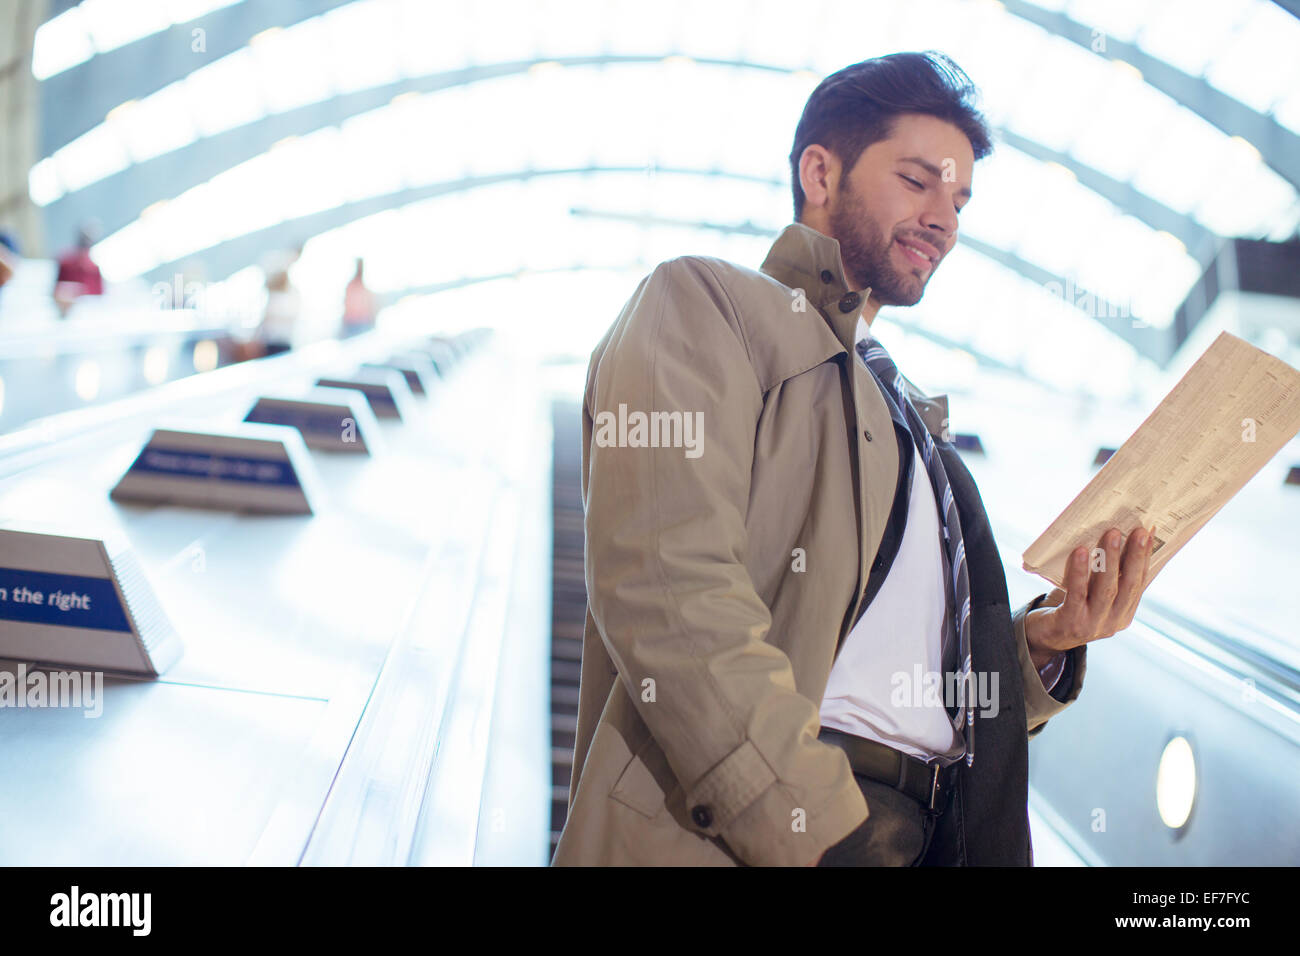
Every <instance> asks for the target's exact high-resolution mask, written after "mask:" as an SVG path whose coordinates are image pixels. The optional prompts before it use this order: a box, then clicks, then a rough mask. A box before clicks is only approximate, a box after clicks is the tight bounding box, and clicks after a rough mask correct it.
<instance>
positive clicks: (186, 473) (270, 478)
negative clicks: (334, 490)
mask: <svg viewBox="0 0 1300 956" xmlns="http://www.w3.org/2000/svg"><path fill="white" fill-rule="evenodd" d="M129 471H134V472H137V473H145V474H154V475H166V476H169V477H172V478H202V479H205V480H208V481H237V482H243V483H248V484H256V485H289V486H292V487H297V486H298V476H297V475H295V474H294V471H293V466H292V465H290V464H289V462H287V461H283V460H280V459H276V458H245V457H243V456H239V455H213V454H209V453H208V452H201V451H179V450H169V449H161V448H152V447H150V446H148V445H146V446H145V448H144V450H143V451H142V452H140V455H139V457H137V458H136V460H135V462H134V463H133V464H132V465H131V467H130V469H129Z"/></svg>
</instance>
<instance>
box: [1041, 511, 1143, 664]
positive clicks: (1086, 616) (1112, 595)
mask: <svg viewBox="0 0 1300 956" xmlns="http://www.w3.org/2000/svg"><path fill="white" fill-rule="evenodd" d="M1153 530H1154V529H1153ZM1153 540H1154V538H1153V536H1152V534H1151V533H1149V532H1147V531H1146V530H1145V529H1142V528H1138V529H1136V530H1135V531H1133V532H1131V533H1130V534H1129V536H1128V541H1127V542H1124V539H1123V535H1122V534H1121V533H1120V531H1119V529H1118V528H1111V529H1110V530H1109V531H1107V532H1106V533H1105V534H1104V535H1102V537H1101V540H1100V541H1099V542H1098V547H1099V548H1101V549H1102V550H1103V551H1104V552H1105V562H1104V564H1103V565H1102V566H1103V567H1104V568H1105V570H1104V571H1103V570H1097V571H1092V572H1089V570H1088V565H1089V561H1088V554H1089V552H1088V549H1087V548H1085V547H1083V546H1082V545H1081V546H1079V547H1078V548H1075V549H1074V551H1073V552H1072V554H1071V555H1070V560H1069V563H1068V564H1067V565H1066V569H1065V588H1064V590H1062V589H1061V588H1053V589H1052V593H1051V594H1049V595H1048V596H1047V600H1045V601H1044V602H1043V603H1042V604H1041V605H1039V606H1038V607H1037V608H1035V609H1034V610H1032V611H1030V612H1029V613H1028V614H1027V615H1026V616H1025V639H1026V641H1027V642H1028V644H1029V657H1030V659H1031V660H1033V662H1034V666H1035V667H1037V668H1040V669H1041V668H1042V667H1043V665H1045V664H1046V663H1047V662H1048V661H1049V660H1051V659H1052V658H1053V657H1054V656H1055V655H1057V654H1059V653H1060V652H1061V651H1066V650H1069V649H1071V648H1073V647H1078V646H1080V645H1082V644H1086V643H1088V642H1089V641H1096V640H1100V639H1102V638H1104V637H1110V636H1111V635H1112V634H1115V633H1117V632H1119V631H1122V630H1124V628H1126V627H1128V626H1129V625H1130V624H1132V623H1133V615H1134V614H1135V613H1136V612H1137V606H1138V601H1139V599H1140V598H1141V597H1142V592H1143V591H1145V590H1146V586H1147V584H1148V583H1149V578H1148V572H1149V568H1150V565H1151V543H1152V541H1153ZM1121 545H1123V560H1122V561H1121V560H1120V558H1121V554H1120V552H1121Z"/></svg>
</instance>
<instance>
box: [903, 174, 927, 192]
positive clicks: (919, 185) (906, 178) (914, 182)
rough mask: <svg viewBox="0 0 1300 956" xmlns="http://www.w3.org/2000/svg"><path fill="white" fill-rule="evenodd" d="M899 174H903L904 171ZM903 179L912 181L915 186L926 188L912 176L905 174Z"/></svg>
mask: <svg viewBox="0 0 1300 956" xmlns="http://www.w3.org/2000/svg"><path fill="white" fill-rule="evenodd" d="M898 175H900V176H903V174H902V173H899V174H898ZM903 179H904V181H906V182H908V183H911V184H912V185H913V186H915V187H916V188H917V189H924V188H925V187H924V186H922V185H921V183H920V182H918V181H917V180H915V179H913V178H912V177H911V176H903Z"/></svg>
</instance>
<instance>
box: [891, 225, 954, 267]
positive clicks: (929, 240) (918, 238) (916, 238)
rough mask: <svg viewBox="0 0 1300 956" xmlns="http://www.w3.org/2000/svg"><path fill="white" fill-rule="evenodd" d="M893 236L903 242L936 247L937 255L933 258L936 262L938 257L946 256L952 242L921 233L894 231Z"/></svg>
mask: <svg viewBox="0 0 1300 956" xmlns="http://www.w3.org/2000/svg"><path fill="white" fill-rule="evenodd" d="M894 238H895V239H901V240H902V241H904V242H915V243H919V244H920V245H921V247H922V248H924V247H925V246H929V247H930V248H932V249H938V250H939V255H938V257H937V258H936V259H935V262H936V263H937V262H938V261H939V259H942V258H943V257H944V256H946V255H947V254H948V250H949V249H951V248H952V242H950V241H947V240H943V239H938V238H936V237H935V236H927V235H923V234H921V233H897V232H896V233H894Z"/></svg>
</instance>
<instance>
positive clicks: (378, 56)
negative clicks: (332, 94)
mask: <svg viewBox="0 0 1300 956" xmlns="http://www.w3.org/2000/svg"><path fill="white" fill-rule="evenodd" d="M437 6H439V7H441V6H443V5H442V4H438V5H437ZM396 14H397V10H396V8H395V7H394V6H393V5H392V4H389V3H380V2H378V0H362V2H358V3H349V4H346V5H345V6H342V7H338V8H337V9H335V10H331V11H330V12H329V13H326V14H324V15H322V16H321V17H320V18H319V19H320V20H321V21H322V23H323V26H324V29H323V30H322V31H321V32H320V33H319V34H317V37H316V42H317V43H318V44H319V45H318V46H317V48H316V53H317V56H319V57H320V58H321V60H323V61H324V62H325V63H327V64H328V69H329V71H330V72H331V73H332V74H333V77H334V85H335V86H336V87H337V88H338V90H339V91H340V92H343V93H349V92H352V91H353V90H361V89H367V88H369V87H372V86H380V85H382V84H385V83H393V82H395V81H397V80H398V79H400V78H401V75H402V73H401V63H400V62H399V61H398V59H397V58H396V57H394V56H393V55H392V49H393V40H394V37H395V35H396V28H397V19H396Z"/></svg>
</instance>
